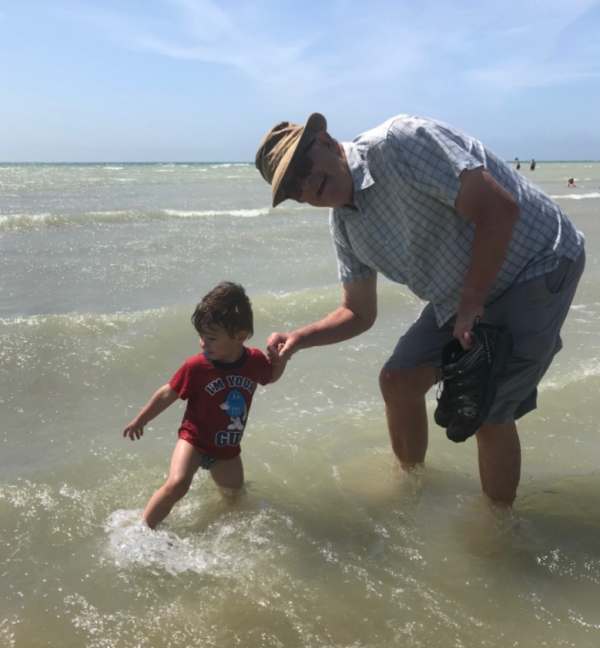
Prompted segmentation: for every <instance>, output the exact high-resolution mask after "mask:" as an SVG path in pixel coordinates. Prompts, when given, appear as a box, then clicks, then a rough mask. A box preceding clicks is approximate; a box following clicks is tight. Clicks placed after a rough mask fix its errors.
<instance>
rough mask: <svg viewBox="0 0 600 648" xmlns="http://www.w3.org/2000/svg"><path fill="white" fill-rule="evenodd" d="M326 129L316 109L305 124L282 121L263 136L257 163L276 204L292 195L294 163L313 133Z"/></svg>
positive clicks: (325, 123)
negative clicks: (289, 188) (288, 184)
mask: <svg viewBox="0 0 600 648" xmlns="http://www.w3.org/2000/svg"><path fill="white" fill-rule="evenodd" d="M326 130H327V120H326V119H325V117H323V115H321V114H320V113H313V114H312V115H310V117H309V118H308V119H307V120H306V124H305V125H304V126H300V124H292V123H290V122H285V121H284V122H280V123H279V124H277V125H276V126H273V128H272V129H271V130H270V131H269V132H268V133H267V134H266V135H265V136H264V138H263V140H262V142H261V143H260V146H259V147H258V151H257V152H256V158H255V161H254V163H255V164H256V168H257V169H258V170H259V171H260V174H261V175H262V177H263V178H264V179H265V180H266V181H267V182H268V183H269V184H270V185H271V190H272V194H273V207H276V206H277V205H278V204H279V203H280V202H282V201H284V200H285V199H286V198H289V196H288V195H287V194H286V180H287V179H288V178H289V175H290V173H293V170H294V164H295V163H296V161H297V160H298V158H299V157H300V156H301V155H302V153H303V152H304V151H305V150H306V147H307V146H308V145H309V144H310V143H311V142H312V139H313V137H314V136H315V135H316V134H317V133H319V132H321V131H326Z"/></svg>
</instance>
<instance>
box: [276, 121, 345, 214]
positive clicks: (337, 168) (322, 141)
mask: <svg viewBox="0 0 600 648" xmlns="http://www.w3.org/2000/svg"><path fill="white" fill-rule="evenodd" d="M289 195H290V198H292V199H293V200H297V201H298V202H301V203H308V204H309V205H313V206H314V207H342V206H343V205H350V204H352V176H351V175H350V169H349V168H348V163H347V162H346V156H345V155H344V152H343V149H342V147H341V146H340V145H339V144H338V143H337V142H336V141H335V140H334V139H332V138H331V137H330V136H329V135H327V133H325V132H320V133H318V134H317V135H316V137H315V139H314V140H313V141H312V142H311V143H310V144H309V147H308V149H307V150H306V151H305V152H304V153H303V154H302V156H301V157H300V159H299V160H298V162H297V163H296V169H295V173H294V175H293V176H292V178H291V180H290V183H289Z"/></svg>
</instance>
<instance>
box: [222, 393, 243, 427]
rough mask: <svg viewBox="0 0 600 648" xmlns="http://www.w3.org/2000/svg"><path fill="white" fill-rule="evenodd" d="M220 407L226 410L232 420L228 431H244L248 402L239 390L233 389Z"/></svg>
mask: <svg viewBox="0 0 600 648" xmlns="http://www.w3.org/2000/svg"><path fill="white" fill-rule="evenodd" d="M219 407H220V408H221V409H223V410H225V411H226V412H227V414H228V415H229V418H230V419H231V422H230V423H229V425H228V426H227V429H228V430H239V431H242V430H243V429H244V425H245V424H246V414H247V409H246V401H245V400H244V397H243V396H242V395H241V394H240V392H239V391H238V390H237V389H232V390H231V391H230V392H229V394H227V398H226V399H225V402H224V403H222V404H221V405H220V406H219Z"/></svg>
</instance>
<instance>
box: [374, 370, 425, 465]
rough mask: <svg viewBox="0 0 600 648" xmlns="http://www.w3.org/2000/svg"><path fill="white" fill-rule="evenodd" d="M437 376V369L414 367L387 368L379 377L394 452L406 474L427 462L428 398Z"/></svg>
mask: <svg viewBox="0 0 600 648" xmlns="http://www.w3.org/2000/svg"><path fill="white" fill-rule="evenodd" d="M436 374H437V371H436V369H435V368H434V367H414V368H412V369H388V368H384V369H382V371H381V373H380V375H379V386H380V388H381V393H382V395H383V400H384V401H385V413H386V417H387V423H388V430H389V433H390V440H391V442H392V448H393V450H394V453H395V455H396V456H397V457H398V459H399V461H400V465H401V466H402V468H404V470H410V469H411V468H414V467H415V465H417V464H419V463H423V461H424V460H425V453H426V452H427V412H426V409H425V394H426V393H427V392H428V391H429V389H430V388H431V387H432V385H434V384H435V382H436Z"/></svg>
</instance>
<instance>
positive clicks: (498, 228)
mask: <svg viewBox="0 0 600 648" xmlns="http://www.w3.org/2000/svg"><path fill="white" fill-rule="evenodd" d="M455 207H456V210H457V212H458V213H459V214H460V215H461V216H463V217H464V218H466V219H467V220H469V221H471V222H472V223H473V224H474V225H475V237H474V240H473V249H472V252H471V264H470V266H469V269H468V270H467V274H466V276H465V282H464V284H463V289H462V294H461V297H460V302H459V306H458V312H457V315H456V324H455V326H454V337H456V338H457V339H458V340H459V341H460V343H461V344H462V345H463V347H465V348H468V347H469V346H470V345H471V336H470V331H471V329H472V328H473V323H474V321H475V319H476V318H477V317H481V315H483V306H484V304H485V300H486V298H487V295H488V293H489V291H490V288H491V287H492V285H493V283H494V280H495V279H496V276H497V275H498V272H500V268H501V267H502V264H503V262H504V259H505V257H506V252H507V250H508V246H509V244H510V239H511V237H512V230H513V226H514V224H515V223H516V221H517V220H518V218H519V206H518V205H517V202H516V201H515V199H514V198H513V196H512V195H511V194H510V193H509V192H508V191H506V189H504V188H503V187H502V186H501V185H500V184H498V183H497V182H496V180H494V178H493V177H492V176H491V175H490V174H489V173H488V171H486V170H485V169H483V168H479V169H472V170H468V171H463V173H462V174H461V176H460V190H459V192H458V196H457V198H456V203H455Z"/></svg>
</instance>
